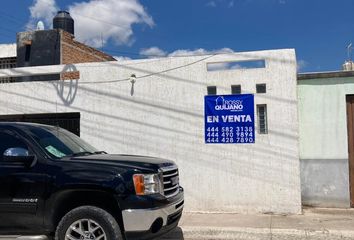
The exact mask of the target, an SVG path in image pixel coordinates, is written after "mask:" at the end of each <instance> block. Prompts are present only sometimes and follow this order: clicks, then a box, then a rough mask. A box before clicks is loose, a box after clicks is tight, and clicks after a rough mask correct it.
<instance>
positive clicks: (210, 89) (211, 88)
mask: <svg viewBox="0 0 354 240" xmlns="http://www.w3.org/2000/svg"><path fill="white" fill-rule="evenodd" d="M207 91H208V95H216V86H208V87H207Z"/></svg>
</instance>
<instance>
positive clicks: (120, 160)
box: [69, 154, 175, 170]
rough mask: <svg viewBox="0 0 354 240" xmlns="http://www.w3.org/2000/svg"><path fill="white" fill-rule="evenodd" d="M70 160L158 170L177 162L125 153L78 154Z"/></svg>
mask: <svg viewBox="0 0 354 240" xmlns="http://www.w3.org/2000/svg"><path fill="white" fill-rule="evenodd" d="M69 161H80V162H82V161H84V162H89V163H95V164H108V165H114V166H120V167H131V168H137V169H146V170H152V169H153V170H157V169H159V168H162V167H168V166H171V165H174V164H175V163H174V162H173V161H170V160H166V159H161V158H156V157H148V156H139V155H124V154H94V155H87V156H78V157H72V158H71V159H70V160H69Z"/></svg>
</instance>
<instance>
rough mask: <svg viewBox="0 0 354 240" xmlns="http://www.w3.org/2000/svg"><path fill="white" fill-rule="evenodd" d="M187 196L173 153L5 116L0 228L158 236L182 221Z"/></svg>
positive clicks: (107, 237)
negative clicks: (118, 148) (122, 148)
mask: <svg viewBox="0 0 354 240" xmlns="http://www.w3.org/2000/svg"><path fill="white" fill-rule="evenodd" d="M183 199H184V197H183V188H181V187H180V186H179V175H178V168H177V166H176V165H175V164H174V162H172V161H168V160H163V159H158V158H153V157H145V156H132V155H111V154H107V153H105V152H103V151H98V150H96V149H95V148H94V147H92V146H90V145H89V144H87V143H86V142H84V141H83V140H82V139H80V138H79V137H77V136H76V135H74V134H72V133H70V132H68V131H66V130H64V129H61V128H59V127H54V126H46V125H40V124H32V123H0V235H20V237H18V239H52V238H53V239H55V240H121V239H122V240H123V239H153V238H155V237H158V236H161V235H163V234H164V233H167V232H168V231H170V230H172V229H174V228H175V227H176V226H177V224H178V221H179V219H180V217H181V215H182V210H183V204H184V200H183Z"/></svg>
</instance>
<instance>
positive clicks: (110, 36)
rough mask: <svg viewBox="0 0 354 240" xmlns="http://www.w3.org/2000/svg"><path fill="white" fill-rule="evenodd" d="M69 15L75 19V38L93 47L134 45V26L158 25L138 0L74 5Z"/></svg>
mask: <svg viewBox="0 0 354 240" xmlns="http://www.w3.org/2000/svg"><path fill="white" fill-rule="evenodd" d="M69 12H70V14H71V15H72V17H73V18H74V20H75V27H76V30H75V31H76V33H75V36H76V38H77V39H78V40H79V41H82V42H85V43H87V44H89V45H91V46H94V47H99V46H101V45H102V43H103V45H105V44H106V43H107V41H108V40H113V41H114V42H115V43H116V44H119V45H121V44H126V45H129V44H131V43H132V42H133V39H132V36H133V29H132V25H133V24H139V23H140V24H147V25H148V26H150V27H153V26H154V21H153V19H152V17H151V16H150V15H149V14H148V13H147V12H146V10H145V8H144V7H143V6H142V5H141V4H140V3H139V1H138V0H120V1H117V0H91V1H88V2H80V3H74V4H73V5H71V6H69Z"/></svg>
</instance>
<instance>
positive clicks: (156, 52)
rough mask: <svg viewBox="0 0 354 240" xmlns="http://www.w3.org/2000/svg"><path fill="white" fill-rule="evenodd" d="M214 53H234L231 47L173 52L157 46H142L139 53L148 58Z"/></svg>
mask: <svg viewBox="0 0 354 240" xmlns="http://www.w3.org/2000/svg"><path fill="white" fill-rule="evenodd" d="M216 53H234V50H232V49H231V48H221V49H216V50H206V49H204V48H198V49H194V50H191V49H178V50H175V51H173V52H170V53H168V52H166V51H164V50H162V49H160V48H158V47H150V48H143V49H141V50H140V55H142V56H145V57H148V58H159V57H183V56H194V55H196V56H197V55H208V54H216Z"/></svg>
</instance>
